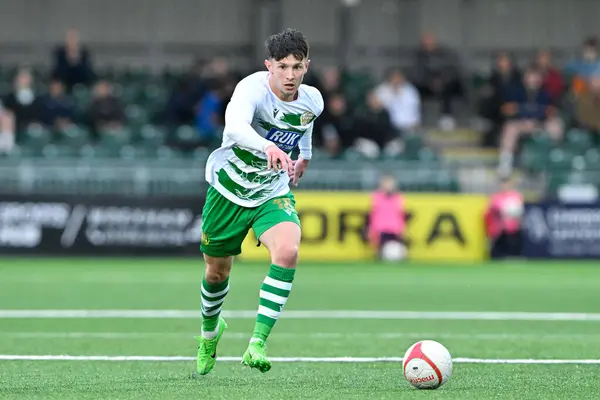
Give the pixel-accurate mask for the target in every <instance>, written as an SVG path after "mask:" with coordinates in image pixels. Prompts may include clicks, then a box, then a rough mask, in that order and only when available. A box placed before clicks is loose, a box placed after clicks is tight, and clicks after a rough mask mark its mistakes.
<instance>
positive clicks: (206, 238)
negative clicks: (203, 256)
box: [202, 232, 210, 246]
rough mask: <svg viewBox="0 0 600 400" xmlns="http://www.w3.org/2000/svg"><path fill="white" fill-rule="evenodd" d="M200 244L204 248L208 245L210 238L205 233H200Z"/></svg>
mask: <svg viewBox="0 0 600 400" xmlns="http://www.w3.org/2000/svg"><path fill="white" fill-rule="evenodd" d="M202 244H203V245H205V246H206V245H209V244H210V238H209V237H208V235H207V234H206V232H202Z"/></svg>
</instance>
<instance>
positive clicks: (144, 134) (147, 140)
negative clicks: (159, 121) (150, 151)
mask: <svg viewBox="0 0 600 400" xmlns="http://www.w3.org/2000/svg"><path fill="white" fill-rule="evenodd" d="M166 137H167V134H166V131H165V129H163V128H161V127H158V126H156V125H151V124H147V125H144V126H142V128H141V129H140V131H139V135H138V137H137V138H136V139H137V140H136V141H137V142H138V144H139V145H140V146H142V147H147V148H157V147H159V146H162V145H163V144H164V143H165V140H166Z"/></svg>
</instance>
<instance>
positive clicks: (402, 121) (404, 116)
mask: <svg viewBox="0 0 600 400" xmlns="http://www.w3.org/2000/svg"><path fill="white" fill-rule="evenodd" d="M375 93H376V96H377V97H378V98H379V101H380V102H381V103H382V104H383V106H384V107H385V108H386V110H387V111H388V113H389V114H390V119H391V121H392V125H393V126H394V128H395V129H396V130H398V132H400V133H403V132H411V131H413V130H414V129H415V128H417V127H418V126H419V125H420V124H421V99H420V96H419V92H418V91H417V89H416V88H415V87H414V86H413V85H412V84H410V83H409V82H407V81H406V79H405V77H404V74H403V73H402V71H401V70H399V69H393V70H392V71H390V73H389V74H388V79H387V82H385V83H382V84H381V85H380V86H379V87H378V88H377V90H376V92H375Z"/></svg>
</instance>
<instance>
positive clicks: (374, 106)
mask: <svg viewBox="0 0 600 400" xmlns="http://www.w3.org/2000/svg"><path fill="white" fill-rule="evenodd" d="M356 128H357V130H356V131H357V134H356V136H357V139H356V141H355V142H354V146H355V148H356V150H357V151H359V152H360V153H361V154H363V155H364V156H366V157H369V158H378V157H379V156H380V155H381V153H382V152H384V153H385V154H387V155H389V156H395V155H397V154H399V153H400V152H401V151H402V142H401V140H400V138H399V137H398V134H397V132H396V131H395V130H394V127H393V126H392V123H391V121H390V115H389V114H388V112H387V110H386V109H385V108H384V107H383V104H382V103H381V101H380V100H379V97H378V96H377V94H376V93H375V92H374V91H372V92H370V93H369V94H368V96H367V107H366V108H365V109H361V110H359V111H358V112H357V113H356Z"/></svg>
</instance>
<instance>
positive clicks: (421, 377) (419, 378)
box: [402, 340, 452, 389]
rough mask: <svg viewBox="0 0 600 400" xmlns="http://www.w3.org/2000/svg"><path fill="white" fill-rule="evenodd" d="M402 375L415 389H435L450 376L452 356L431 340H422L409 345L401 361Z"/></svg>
mask: <svg viewBox="0 0 600 400" xmlns="http://www.w3.org/2000/svg"><path fill="white" fill-rule="evenodd" d="M402 369H403V371H404V377H405V378H406V380H407V381H409V382H410V384H411V385H413V386H414V387H416V388H417V389H437V388H439V387H440V386H442V385H443V384H445V383H446V382H448V380H449V379H450V377H451V376H452V356H450V352H449V351H448V349H446V348H445V347H444V346H442V345H441V344H439V343H438V342H434V341H433V340H422V341H420V342H417V343H415V344H413V345H412V346H410V347H409V349H408V350H407V351H406V354H404V359H403V362H402Z"/></svg>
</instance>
